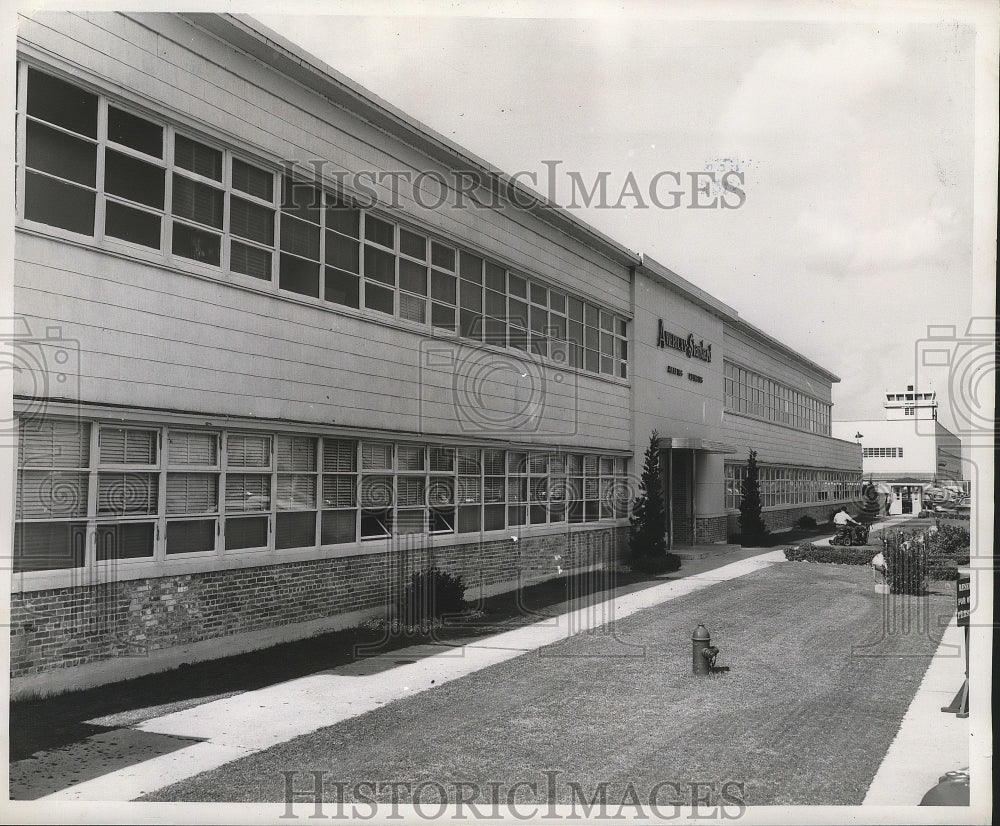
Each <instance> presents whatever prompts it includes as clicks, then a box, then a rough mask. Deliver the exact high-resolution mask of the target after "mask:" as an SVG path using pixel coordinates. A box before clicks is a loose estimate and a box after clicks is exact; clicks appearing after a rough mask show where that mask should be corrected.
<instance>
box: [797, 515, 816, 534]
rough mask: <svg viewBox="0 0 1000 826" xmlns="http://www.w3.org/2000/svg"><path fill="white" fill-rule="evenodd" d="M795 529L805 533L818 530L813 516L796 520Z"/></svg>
mask: <svg viewBox="0 0 1000 826" xmlns="http://www.w3.org/2000/svg"><path fill="white" fill-rule="evenodd" d="M795 527H796V528H801V529H802V530H804V531H811V530H813V529H814V528H816V520H815V519H813V518H812V517H811V516H808V515H807V516H800V517H799V518H798V519H796V520H795Z"/></svg>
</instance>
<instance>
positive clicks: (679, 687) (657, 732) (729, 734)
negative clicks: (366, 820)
mask: <svg viewBox="0 0 1000 826" xmlns="http://www.w3.org/2000/svg"><path fill="white" fill-rule="evenodd" d="M934 589H935V590H934V591H933V592H932V593H931V594H929V595H927V596H925V597H882V596H880V595H877V594H875V592H874V588H873V583H872V577H871V572H870V571H869V570H868V569H867V568H866V567H863V566H845V565H801V564H793V563H781V564H778V565H775V566H773V567H771V568H768V569H765V570H762V571H760V572H757V573H754V574H751V575H748V576H745V577H742V578H739V579H736V580H732V581H729V582H723V583H720V584H718V585H714V586H711V587H710V588H708V589H707V590H703V591H700V592H698V593H695V594H692V595H689V596H687V597H683V598H680V599H677V600H674V601H671V602H667V603H664V604H663V605H660V606H657V607H655V608H653V609H649V610H646V611H643V612H640V613H638V614H636V615H633V616H632V617H629V618H628V619H626V620H623V621H621V622H620V623H619V624H618V626H617V628H616V633H615V634H614V635H611V634H608V633H595V634H581V635H578V636H576V637H573V638H570V639H568V640H566V641H564V642H561V643H560V644H558V645H555V646H551V647H549V648H545V649H541V650H540V651H538V652H535V653H532V654H528V655H525V656H522V657H519V658H517V659H514V660H511V661H508V662H505V663H501V664H499V665H496V666H493V667H491V668H488V669H484V670H483V671H480V672H478V673H475V674H471V675H469V676H468V677H465V678H462V679H460V680H457V681H455V682H452V683H448V684H445V685H442V686H440V687H438V688H436V689H432V690H430V691H427V692H424V693H422V694H420V695H417V696H414V697H413V698H410V699H407V700H403V701H399V702H396V703H392V704H390V705H388V706H385V707H382V708H380V709H377V710H375V711H372V712H370V713H367V714H364V715H362V716H359V717H356V718H353V719H351V720H348V721H345V722H343V723H341V724H338V725H336V726H333V727H330V728H327V729H323V730H320V731H317V732H314V733H313V734H310V735H306V736H303V737H300V738H297V739H295V740H292V741H290V742H288V743H285V744H281V745H279V746H276V747H273V748H271V749H269V750H267V751H264V752H261V753H258V754H255V755H252V756H250V757H247V758H244V759H241V760H237V761H235V762H232V763H229V764H227V765H225V766H222V767H220V768H219V769H217V770H213V771H210V772H206V773H204V774H201V775H198V776H197V777H194V778H191V779H190V780H187V781H183V782H181V783H177V784H175V785H172V786H170V787H167V788H165V789H162V790H160V791H159V792H157V793H155V794H153V795H150V796H149V797H148V798H146V799H148V800H163V801H272V802H274V803H275V805H277V806H279V807H280V806H281V805H283V803H282V801H283V800H284V795H285V788H284V778H283V776H282V775H281V772H282V771H299V772H308V771H320V770H326V771H328V772H329V775H327V782H328V783H329V784H332V783H333V782H334V781H339V782H343V783H345V784H347V786H346V787H347V789H348V790H349V791H350V789H351V788H352V787H353V786H355V785H356V784H359V783H363V782H365V781H369V782H375V783H391V782H395V781H399V782H404V781H405V782H409V783H411V784H413V785H416V784H419V783H421V782H422V781H436V782H437V783H440V784H442V785H443V786H444V788H445V791H446V792H447V793H448V794H449V796H451V794H452V790H453V789H454V784H455V782H456V781H472V782H476V783H479V784H481V785H484V784H487V783H491V782H492V783H496V784H499V786H497V788H499V789H500V790H501V791H500V796H501V799H502V800H503V799H506V798H505V795H506V793H507V792H506V791H505V790H507V789H510V788H512V787H514V784H516V783H519V782H529V783H530V782H534V783H536V784H537V786H538V790H537V792H532V791H530V789H528V787H525V786H521V787H518V790H517V793H516V794H515V799H518V800H521V799H523V800H526V801H529V802H535V803H537V802H539V800H541V801H543V802H544V798H545V797H546V796H547V793H546V792H545V784H546V778H545V776H544V775H543V772H546V771H556V772H561V773H562V774H560V775H559V777H558V780H557V782H556V786H555V794H554V797H555V800H556V801H557V802H561V803H570V802H572V800H573V796H572V791H571V786H570V783H571V782H573V783H576V784H579V786H580V787H581V788H582V789H584V790H586V791H587V797H588V799H589V798H590V797H591V796H592V795H593V792H594V790H595V789H597V788H599V784H602V783H607V784H608V785H607V787H606V788H607V795H608V799H609V800H613V801H618V800H621V799H622V797H623V795H625V796H627V792H628V789H629V784H631V788H634V789H635V790H636V791H637V793H638V795H639V797H640V798H641V799H644V800H645V799H647V798H648V794H649V790H650V789H651V788H652V787H654V786H655V785H656V784H657V783H660V782H663V781H669V782H673V783H676V784H679V787H680V788H681V789H682V795H681V796H682V798H683V797H684V792H683V789H685V788H689V787H690V786H689V784H691V783H694V782H699V783H703V784H711V785H710V786H702V787H701V788H702V790H703V794H707V796H708V797H709V799H712V800H714V801H718V800H719V792H720V790H721V788H722V784H725V783H727V782H732V783H742V784H744V785H743V789H744V791H743V793H742V795H741V796H742V797H743V799H744V800H745V802H746V803H747V804H748V805H790V804H808V805H820V804H828V805H829V804H834V805H835V804H860V803H861V802H862V800H863V798H864V794H865V791H866V790H867V788H868V785H869V783H870V782H871V779H872V777H873V775H874V773H875V771H876V770H877V768H878V766H879V763H880V762H881V760H882V757H883V756H884V754H885V752H886V750H887V748H888V746H889V744H890V742H891V741H892V739H893V737H894V736H895V733H896V731H897V729H898V727H899V722H900V720H901V719H902V716H903V714H904V713H905V711H906V709H907V707H908V705H909V703H910V701H911V699H912V697H913V694H914V692H915V690H916V687H917V686H918V684H919V682H920V679H921V677H922V676H923V673H924V671H925V670H926V667H927V664H928V662H929V656H930V655H931V654H932V653H933V651H934V649H935V647H936V644H937V641H938V640H939V639H940V636H941V633H942V631H943V628H944V625H945V624H946V623H947V621H948V619H949V618H950V616H951V613H952V611H953V609H954V593H953V591H952V590H951V589H950V588H948V587H947V586H946V585H944V584H938V585H935V586H934ZM699 622H704V623H705V624H706V625H707V626H708V628H709V630H710V631H711V633H712V638H713V643H714V644H715V645H717V646H719V648H720V649H721V653H720V655H719V665H728V666H730V668H731V671H730V672H729V673H728V674H726V675H720V676H715V677H711V678H695V677H693V676H691V674H690V671H691V642H690V638H691V633H692V631H693V630H694V628H695V626H696V625H697V624H698V623H699ZM618 640H622V641H625V642H628V643H638V644H640V645H645V646H647V654H646V656H644V657H643V656H614V655H616V654H621V653H622V652H623V651H625V650H627V651H632V650H633V649H631V648H626V647H625V646H622V645H621V644H620V643H619V642H618ZM609 655H611V656H609ZM959 670H960V668H959ZM386 676H387V678H389V676H390V675H388V674H387V675H386ZM297 782H298V783H299V784H300V785H306V786H308V785H309V783H310V782H311V780H310V778H309V777H308V776H305V775H300V779H299V780H298V781H297ZM705 790H707V791H705ZM397 794H399V795H400V796H401V800H402V801H403V802H406V794H407V793H406V792H405V790H404V791H403V792H401V793H400V792H397ZM484 794H485V792H484ZM337 796H338V792H337V791H336V789H335V787H331V786H327V797H328V799H330V800H336V799H337ZM377 796H378V797H379V799H380V800H382V801H384V802H388V801H390V800H391V796H392V793H391V791H390V790H388V789H387V788H385V789H383V790H382V792H381V793H380V794H378V795H377ZM713 796H714V797H713ZM689 797H690V795H688V798H689ZM668 798H669V795H668ZM423 799H424V800H427V799H433V795H431V797H430V798H427V797H426V796H425V797H424V798H423ZM661 799H662V796H661ZM680 802H683V800H682V801H680ZM688 802H690V800H689V799H688ZM723 802H724V801H723ZM301 808H302V809H303V812H302V813H301V814H302V816H305V815H308V814H311V810H310V811H306V809H309V806H308V804H301ZM613 810H614V809H612V811H613ZM362 811H364V809H362ZM279 814H280V812H279Z"/></svg>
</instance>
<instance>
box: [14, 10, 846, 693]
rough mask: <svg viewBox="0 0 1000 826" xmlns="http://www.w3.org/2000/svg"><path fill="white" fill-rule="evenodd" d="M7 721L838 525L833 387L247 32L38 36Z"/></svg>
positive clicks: (261, 34)
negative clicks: (759, 538) (649, 522)
mask: <svg viewBox="0 0 1000 826" xmlns="http://www.w3.org/2000/svg"><path fill="white" fill-rule="evenodd" d="M17 81H18V82H17V113H16V117H17V168H16V178H17V216H16V230H17V231H16V246H15V276H14V278H15V296H14V297H15V310H16V312H17V315H18V323H19V324H20V325H21V329H20V331H19V336H18V338H17V339H16V341H15V342H14V346H15V347H16V348H17V350H18V353H19V357H20V358H21V361H22V362H23V363H24V364H25V365H26V367H27V369H24V370H21V371H20V372H19V373H18V375H17V376H16V377H15V409H16V413H17V415H18V418H19V422H18V428H17V439H18V444H17V456H18V471H17V473H18V478H17V485H16V501H15V497H14V496H13V495H12V497H11V498H12V504H14V506H15V508H14V511H15V525H14V529H13V534H12V539H13V557H12V564H13V576H12V592H13V593H12V618H11V623H12V631H11V675H12V679H13V682H12V692H13V694H14V696H18V695H20V694H23V693H26V692H31V691H40V692H48V691H61V690H66V689H69V688H77V687H83V686H86V685H93V684H98V683H101V682H106V681H110V680H114V679H120V678H124V677H129V676H135V675H138V674H142V673H149V672H152V671H155V670H158V669H164V668H168V667H171V666H172V665H176V664H179V663H182V662H186V661H194V660H198V659H204V658H208V657H218V656H222V655H225V654H230V653H236V652H239V651H242V650H248V649H251V648H256V647H262V646H265V645H269V644H273V643H276V642H279V641H282V640H288V639H294V638H297V637H302V636H306V635H310V634H314V633H318V632H320V631H324V630H330V629H335V628H340V627H346V626H350V625H353V624H357V623H359V622H361V621H363V620H365V619H366V618H369V617H371V616H374V615H378V614H380V613H383V612H384V611H385V610H386V606H387V605H391V603H392V598H393V594H395V593H396V592H397V591H398V589H399V588H400V587H401V585H402V584H403V583H405V582H406V581H407V579H408V577H409V575H410V574H411V573H413V572H414V571H417V570H421V569H423V568H425V567H428V566H431V565H436V566H438V567H441V568H443V569H446V570H448V571H451V572H453V573H458V574H461V575H462V576H463V578H464V579H465V582H466V584H467V586H468V595H469V596H470V597H471V598H476V597H479V596H484V595H488V594H491V593H496V592H500V591H503V590H507V589H511V588H514V587H517V586H518V585H519V584H523V583H525V582H531V581H534V580H538V579H542V578H546V577H551V576H556V575H558V574H559V573H560V572H562V571H574V570H582V569H586V568H590V567H595V566H606V565H609V564H613V563H614V562H615V561H616V560H617V559H618V558H620V556H621V554H622V553H623V551H624V548H625V544H626V538H627V532H628V518H627V517H628V501H629V497H630V495H631V492H632V491H633V490H634V475H635V470H636V468H637V467H641V461H642V456H643V453H644V450H645V448H646V444H647V441H648V438H649V432H650V431H651V430H652V429H653V428H656V429H658V430H659V432H660V435H661V441H660V448H661V451H662V456H663V466H664V471H665V474H666V478H667V482H668V504H669V507H670V512H671V529H670V539H671V541H672V543H673V544H674V545H675V546H676V545H680V544H685V543H691V542H694V541H716V540H720V539H725V538H726V536H727V534H732V533H734V532H735V530H736V528H735V516H736V505H737V499H738V483H739V479H740V473H741V469H742V466H743V464H744V463H745V460H746V453H747V451H748V450H749V449H751V448H752V449H756V450H758V451H759V457H760V461H761V463H762V465H763V476H762V478H763V480H764V482H763V486H764V487H763V489H764V504H765V507H766V513H765V518H766V519H768V520H769V524H771V526H772V527H779V526H781V525H784V524H788V523H789V522H790V521H792V520H794V519H795V518H797V517H798V516H800V515H803V514H806V513H822V514H825V513H827V512H828V511H829V510H830V509H831V508H832V506H833V505H834V504H836V503H838V502H841V501H848V500H850V499H852V498H853V497H854V496H855V495H856V489H857V485H858V484H859V482H860V450H859V448H857V446H856V445H854V444H853V443H845V442H841V441H837V440H836V439H834V438H832V437H831V435H830V408H831V386H832V383H833V382H834V381H836V380H837V379H836V377H835V376H833V375H832V374H831V373H829V372H827V371H826V370H824V369H823V368H821V367H819V366H818V365H815V364H814V363H812V362H811V361H809V360H808V359H806V358H804V357H803V356H801V355H800V354H797V353H795V352H793V351H792V350H791V349H790V348H788V347H787V346H785V345H782V344H780V343H779V342H778V341H776V340H775V339H773V338H772V337H770V336H769V335H767V334H765V333H763V332H762V331H760V330H757V329H755V328H754V327H752V326H751V325H749V324H747V323H745V322H744V321H743V320H742V319H740V318H739V316H738V314H737V313H736V312H735V311H733V310H731V309H730V308H728V307H725V306H724V305H722V304H721V303H720V302H718V301H716V300H715V299H713V298H712V297H711V296H708V295H707V294H706V293H704V292H703V291H701V290H699V289H698V288H697V287H695V286H694V285H692V284H690V283H689V282H687V281H685V280H684V279H682V278H680V277H679V276H676V275H675V274H673V273H671V272H670V271H669V270H667V269H666V268H664V267H662V266H660V265H658V264H656V263H655V262H652V261H650V260H648V259H646V260H644V259H643V258H642V257H641V256H639V255H637V254H635V253H633V252H631V251H629V250H628V249H626V248H624V247H623V246H621V245H620V244H618V243H617V242H615V241H614V240H612V239H610V238H608V237H606V236H604V235H602V234H601V233H600V232H598V231H596V230H595V229H593V228H592V227H590V226H588V225H587V224H585V223H584V222H582V221H581V220H579V219H578V218H576V217H575V216H573V215H572V214H571V213H570V212H568V211H566V210H563V209H560V208H558V207H555V206H554V205H552V204H550V203H547V202H544V201H541V200H540V199H539V198H538V197H537V196H536V195H534V194H533V193H530V192H528V191H526V190H524V189H522V188H520V187H519V186H517V185H516V184H515V183H514V182H512V181H511V180H510V179H509V178H508V177H507V176H505V175H504V174H503V173H502V172H500V171H499V170H497V169H495V168H494V167H492V166H490V165H489V164H488V163H487V162H485V161H483V160H481V159H479V158H476V157H474V156H472V155H471V154H470V153H468V152H467V151H466V150H464V149H462V148H461V147H458V146H456V145H454V144H453V143H451V142H450V141H448V140H447V139H446V138H444V137H442V136H440V135H438V134H436V133H434V132H433V131H431V130H429V129H427V128H426V127H424V126H423V125H421V124H419V123H417V122H416V121H414V120H413V119H411V118H409V117H408V116H406V115H405V114H403V113H402V112H400V111H398V110H396V109H394V108H393V107H392V106H390V105H388V104H386V103H385V102H383V101H381V100H379V99H378V98H376V97H375V96H374V95H372V94H371V93H369V92H367V91H366V90H364V89H362V88H360V87H359V86H357V85H356V84H355V83H353V82H352V81H350V80H349V79H347V78H345V77H343V76H342V75H340V74H338V73H337V72H335V71H334V70H332V69H331V68H329V67H327V66H325V65H323V64H321V63H320V62H319V61H317V60H316V59H315V58H313V57H311V56H310V55H308V54H306V53H304V52H302V51H301V50H299V49H298V48H297V47H295V46H294V45H292V44H290V43H288V42H286V41H284V40H283V39H282V38H281V37H279V36H278V35H276V34H274V33H273V32H270V31H268V30H267V29H265V28H263V27H261V26H260V25H259V24H257V23H256V22H255V21H252V20H250V19H247V18H242V17H240V18H237V17H232V16H227V15H210V14H111V13H93V14H78V13H51V14H50V13H39V14H36V15H31V16H26V17H22V18H21V20H20V28H19V33H18V67H17Z"/></svg>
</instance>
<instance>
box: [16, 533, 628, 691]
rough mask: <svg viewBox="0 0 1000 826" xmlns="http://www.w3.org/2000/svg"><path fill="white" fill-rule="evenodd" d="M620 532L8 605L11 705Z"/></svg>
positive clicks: (554, 569)
mask: <svg viewBox="0 0 1000 826" xmlns="http://www.w3.org/2000/svg"><path fill="white" fill-rule="evenodd" d="M627 540H628V528H627V527H608V528H600V529H595V530H590V531H574V532H572V533H556V534H545V535H541V536H529V537H522V538H520V540H518V541H515V540H513V539H510V538H505V539H502V540H495V541H488V542H476V543H471V544H463V545H452V546H443V547H438V548H427V547H422V546H420V545H414V546H412V547H406V546H405V544H404V543H402V542H401V543H400V545H399V546H398V547H397V548H396V549H395V550H393V551H392V552H390V553H374V554H366V555H363V556H351V557H339V558H334V559H319V560H311V561H306V562H292V563H286V564H277V565H269V566H261V567H253V568H239V569H231V570H224V571H212V572H209V573H193V574H184V575H177V576H169V577H161V578H157V579H134V580H126V581H120V582H112V583H108V584H103V585H90V586H81V587H77V588H57V589H51V590H45V591H34V592H25V593H15V594H12V596H11V637H10V639H11V660H10V675H11V697H12V698H15V699H16V698H17V697H18V696H24V695H26V694H42V695H44V694H54V693H59V692H61V691H66V690H70V689H75V688H82V687H85V686H93V685H100V684H103V683H106V682H111V681H113V680H116V679H126V678H130V677H135V676H140V675H141V674H150V673H155V672H157V671H162V670H164V669H166V668H171V667H174V666H177V665H180V664H181V663H182V662H194V661H197V660H205V659H212V658H214V657H219V656H226V655H229V654H234V653H240V652H242V651H250V650H253V649H255V648H262V647H266V646H267V645H272V644H274V643H275V642H281V641H287V640H291V639H300V638H302V637H305V636H309V635H311V634H315V633H320V632H322V631H325V630H335V629H337V628H344V627H349V626H350V625H356V624H358V623H359V622H361V621H363V619H365V618H368V617H373V616H386V614H387V612H388V611H389V610H390V607H391V606H392V605H393V604H394V602H395V597H396V595H397V594H398V593H399V590H400V588H402V587H405V584H406V583H407V582H409V579H410V576H411V574H412V573H414V572H416V571H419V570H423V569H424V568H427V567H431V566H436V567H438V568H440V569H442V570H445V571H448V572H450V573H452V574H459V575H461V576H462V577H463V578H464V580H465V583H466V586H467V590H466V597H467V598H468V599H470V600H476V599H479V598H482V597H483V596H487V595H491V594H495V593H501V592H503V591H508V590H513V589H514V588H516V587H518V586H519V585H525V584H531V583H533V582H540V581H542V580H545V579H550V578H552V577H555V576H559V575H560V571H562V572H563V573H565V572H573V571H577V570H586V569H592V568H595V567H604V566H608V565H611V564H614V563H615V562H617V561H618V560H619V559H620V558H621V556H622V554H623V553H624V552H625V548H626V545H627Z"/></svg>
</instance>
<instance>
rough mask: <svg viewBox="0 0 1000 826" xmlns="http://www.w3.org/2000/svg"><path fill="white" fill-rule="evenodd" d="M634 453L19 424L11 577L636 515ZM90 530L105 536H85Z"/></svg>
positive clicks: (49, 421) (58, 423)
mask: <svg viewBox="0 0 1000 826" xmlns="http://www.w3.org/2000/svg"><path fill="white" fill-rule="evenodd" d="M626 471H627V463H626V460H625V459H624V458H619V457H611V456H602V455H597V454H579V453H550V452H544V451H513V450H498V449H492V448H485V449H484V448H479V447H445V446H438V445H425V444H410V443H396V442H391V441H381V440H370V441H369V440H356V439H342V438H331V437H319V436H310V435H299V434H286V433H259V432H254V433H247V432H237V431H233V430H191V429H183V428H172V427H150V426H136V427H122V426H119V425H106V424H98V423H88V422H78V421H75V420H72V421H71V420H58V419H46V420H44V421H40V422H30V423H22V425H21V427H20V441H19V455H18V496H17V517H16V518H17V523H16V526H15V541H14V546H15V552H14V570H15V571H28V570H49V569H58V568H69V567H79V566H81V565H83V564H85V562H86V561H87V559H88V557H87V551H86V549H87V547H88V546H89V545H93V547H94V548H95V551H94V557H93V559H96V560H97V561H105V560H113V559H164V558H167V557H173V556H176V555H179V554H212V553H220V552H224V551H240V550H264V549H288V548H311V547H318V546H320V545H338V544H346V543H356V542H362V541H365V540H378V539H388V538H390V537H393V536H400V535H411V534H422V535H427V534H456V533H459V534H475V533H479V532H481V531H495V530H504V529H507V528H514V527H518V526H523V525H542V524H548V523H580V522H595V521H598V520H601V519H620V518H623V517H625V516H627V515H628V504H629V498H630V493H629V489H628V482H627V478H626ZM90 536H93V537H94V539H93V541H92V542H88V537H90Z"/></svg>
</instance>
